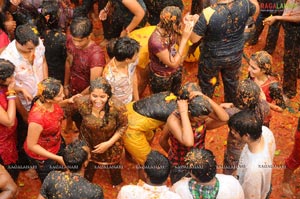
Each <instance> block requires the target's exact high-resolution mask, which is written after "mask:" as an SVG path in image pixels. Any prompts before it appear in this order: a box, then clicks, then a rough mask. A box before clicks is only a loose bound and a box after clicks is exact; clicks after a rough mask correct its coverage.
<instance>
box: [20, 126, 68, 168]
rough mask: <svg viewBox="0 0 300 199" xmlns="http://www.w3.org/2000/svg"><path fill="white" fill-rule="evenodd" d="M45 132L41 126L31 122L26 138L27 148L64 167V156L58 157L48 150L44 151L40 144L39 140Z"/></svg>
mask: <svg viewBox="0 0 300 199" xmlns="http://www.w3.org/2000/svg"><path fill="white" fill-rule="evenodd" d="M42 131H43V127H42V126H41V125H40V124H37V123H35V122H30V123H29V125H28V135H27V138H26V141H27V147H28V149H29V150H30V151H32V152H34V153H36V154H38V155H40V156H43V157H46V158H48V159H51V160H55V161H57V162H58V163H59V164H61V165H64V161H63V159H62V156H58V155H56V154H53V153H51V152H49V151H47V150H46V149H44V148H43V147H42V146H41V145H39V144H38V139H39V137H40V135H41V133H42Z"/></svg>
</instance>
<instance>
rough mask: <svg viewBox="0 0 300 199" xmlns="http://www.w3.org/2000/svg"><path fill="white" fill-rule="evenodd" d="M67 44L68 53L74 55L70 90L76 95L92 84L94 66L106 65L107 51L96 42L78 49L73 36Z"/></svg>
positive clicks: (68, 39)
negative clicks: (91, 76) (91, 77)
mask: <svg viewBox="0 0 300 199" xmlns="http://www.w3.org/2000/svg"><path fill="white" fill-rule="evenodd" d="M66 46H67V51H68V53H70V54H71V55H72V56H73V61H72V65H71V67H70V92H71V94H72V95H75V94H78V93H81V92H82V91H83V90H84V89H85V88H87V87H88V86H89V85H90V75H91V74H90V72H91V69H92V68H94V67H104V66H105V53H104V51H103V49H102V48H100V46H98V45H97V44H96V43H94V42H93V43H92V44H90V45H89V46H88V47H86V48H84V49H77V48H76V47H75V45H74V44H73V42H72V38H71V36H69V37H68V38H67V44H66Z"/></svg>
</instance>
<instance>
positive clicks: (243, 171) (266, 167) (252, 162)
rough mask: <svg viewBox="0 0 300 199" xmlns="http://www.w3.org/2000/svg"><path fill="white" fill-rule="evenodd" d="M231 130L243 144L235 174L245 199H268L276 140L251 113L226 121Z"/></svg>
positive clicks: (235, 116)
mask: <svg viewBox="0 0 300 199" xmlns="http://www.w3.org/2000/svg"><path fill="white" fill-rule="evenodd" d="M228 126H229V128H230V131H231V132H232V133H233V135H234V136H237V138H239V139H240V140H241V141H242V142H245V143H246V145H245V146H244V148H243V151H242V153H241V156H240V160H239V164H238V169H237V174H238V178H239V182H240V184H241V185H242V187H243V190H244V194H245V198H246V199H251V198H253V199H268V198H269V197H270V194H271V191H272V189H271V178H272V166H273V165H272V163H273V158H274V153H275V148H276V144H275V139H274V135H273V133H272V131H271V130H270V129H269V128H267V127H265V126H263V121H262V119H261V118H260V117H259V116H258V115H256V114H255V113H254V112H253V111H249V110H243V111H240V112H238V113H236V114H235V115H233V116H232V117H231V118H230V119H229V122H228Z"/></svg>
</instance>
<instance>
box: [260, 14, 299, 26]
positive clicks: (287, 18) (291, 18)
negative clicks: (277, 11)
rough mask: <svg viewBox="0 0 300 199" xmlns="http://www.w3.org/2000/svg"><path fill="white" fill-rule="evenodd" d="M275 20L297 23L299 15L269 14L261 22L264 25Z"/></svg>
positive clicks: (270, 23)
mask: <svg viewBox="0 0 300 199" xmlns="http://www.w3.org/2000/svg"><path fill="white" fill-rule="evenodd" d="M276 20H279V21H286V22H294V23H298V22H300V16H270V17H268V18H266V19H265V20H264V21H263V23H264V25H272V24H273V23H274V22H275V21H276Z"/></svg>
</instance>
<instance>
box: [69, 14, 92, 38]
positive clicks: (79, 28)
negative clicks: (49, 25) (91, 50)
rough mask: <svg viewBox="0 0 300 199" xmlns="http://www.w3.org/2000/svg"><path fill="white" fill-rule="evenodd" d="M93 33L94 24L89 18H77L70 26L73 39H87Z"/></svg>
mask: <svg viewBox="0 0 300 199" xmlns="http://www.w3.org/2000/svg"><path fill="white" fill-rule="evenodd" d="M92 31H93V24H92V22H91V20H90V19H89V18H87V17H76V18H74V19H73V20H72V22H71V24H70V32H71V35H72V36H73V37H77V38H85V37H88V36H89V35H90V34H91V33H92Z"/></svg>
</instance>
